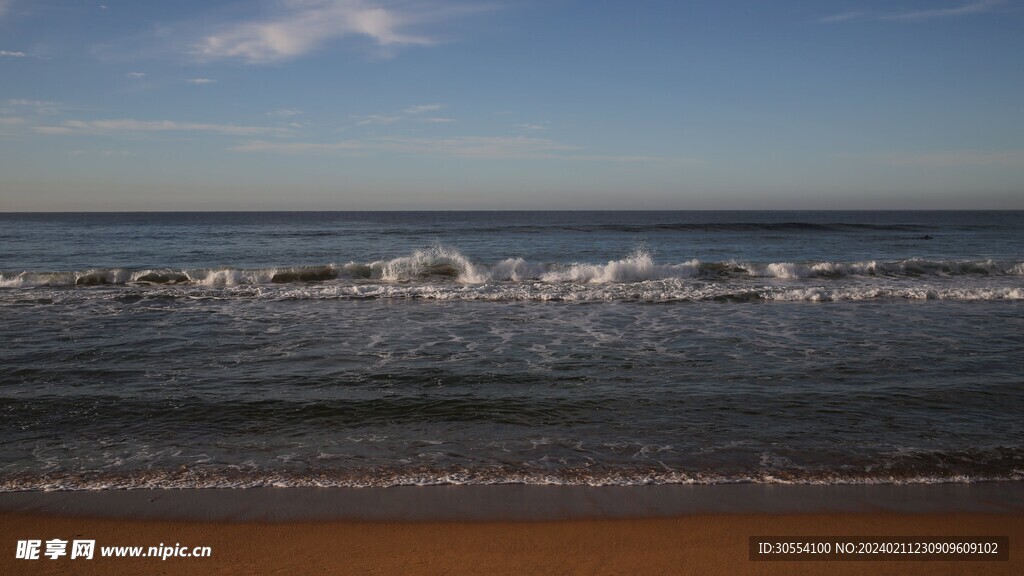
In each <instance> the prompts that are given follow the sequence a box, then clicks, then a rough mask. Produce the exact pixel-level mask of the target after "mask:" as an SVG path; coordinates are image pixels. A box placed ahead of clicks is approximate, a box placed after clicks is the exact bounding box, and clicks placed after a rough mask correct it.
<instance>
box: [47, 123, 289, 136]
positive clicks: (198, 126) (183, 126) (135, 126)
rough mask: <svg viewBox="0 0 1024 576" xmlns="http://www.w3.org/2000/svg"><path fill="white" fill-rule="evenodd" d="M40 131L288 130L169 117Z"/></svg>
mask: <svg viewBox="0 0 1024 576" xmlns="http://www.w3.org/2000/svg"><path fill="white" fill-rule="evenodd" d="M34 130H35V131H36V132H37V133H39V134H131V133H145V132H206V133H214V134H223V135H228V136H255V135H259V134H268V133H287V132H288V131H287V130H284V129H282V128H271V127H266V126H238V125H235V124H206V123H201V122H175V121H172V120H130V119H119V120H67V121H65V122H63V123H61V124H59V125H56V126H36V127H35V128H34Z"/></svg>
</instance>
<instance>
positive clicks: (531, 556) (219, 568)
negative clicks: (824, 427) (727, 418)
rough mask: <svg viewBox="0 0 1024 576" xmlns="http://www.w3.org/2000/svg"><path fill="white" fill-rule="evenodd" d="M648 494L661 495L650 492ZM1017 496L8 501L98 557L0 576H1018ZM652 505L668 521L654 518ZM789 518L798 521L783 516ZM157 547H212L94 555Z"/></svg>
mask: <svg viewBox="0 0 1024 576" xmlns="http://www.w3.org/2000/svg"><path fill="white" fill-rule="evenodd" d="M646 488H654V490H649V491H647V492H649V493H648V494H645V493H644V492H645V489H646ZM460 493H464V497H463V496H462V495H460ZM1020 493H1021V487H1020V486H1019V485H1018V484H1017V483H996V484H993V485H985V484H982V485H962V486H950V485H939V486H900V487H894V486H864V487H849V486H848V487H835V486H828V487H807V486H789V487H780V486H774V487H765V486H732V487H729V486H701V487H684V486H675V487H671V486H663V487H635V488H631V489H621V488H602V487H596V488H591V489H586V488H557V487H555V488H553V489H552V490H547V489H546V488H545V487H529V486H491V487H452V486H448V487H422V488H416V487H407V488H387V489H362V490H360V489H351V490H345V489H325V490H304V489H280V490H276V491H275V490H273V489H266V490H262V491H261V490H254V491H244V490H226V491H224V490H221V491H217V490H198V491H196V490H192V491H189V490H176V491H175V490H171V491H159V490H158V491H147V490H139V491H119V492H96V493H89V492H81V493H18V494H3V495H0V533H2V535H3V542H4V545H5V547H9V546H13V541H14V540H17V539H25V538H37V537H38V538H42V539H44V540H45V539H50V538H63V539H67V540H72V539H75V538H82V539H95V540H96V543H97V544H96V546H97V550H96V557H94V558H93V559H92V560H85V559H82V558H76V559H74V560H71V559H69V558H67V557H63V558H58V559H56V560H50V559H48V558H44V557H41V558H40V559H38V560H23V559H15V558H14V554H12V553H11V552H12V551H11V550H7V551H5V552H4V554H3V561H2V563H0V571H2V572H3V573H4V574H64V573H69V572H71V569H73V573H75V574H114V575H117V574H141V573H145V574H157V573H159V574H168V575H173V574H257V573H258V574H298V573H305V574H822V573H829V574H1017V573H1019V572H1020V570H1021V566H1022V564H1021V554H1022V553H1024V551H1022V549H1021V542H1022V541H1024V540H1022V537H1024V512H1022V508H1024V506H1022V505H1021V504H1020V502H1021V501H1022V500H1021V499H1020ZM951 498H952V499H951ZM331 502H333V503H334V506H333V507H332V506H331V505H329V503H331ZM658 502H660V503H661V504H663V506H662V507H661V508H660V509H659V508H658V507H657V506H652V505H653V504H656V503H658ZM453 503H454V504H453ZM557 503H560V505H559V504H557ZM784 508H788V509H790V510H791V512H789V513H779V512H778V510H780V509H784ZM766 536H786V537H810V536H817V537H821V536H835V537H837V538H840V537H857V536H861V537H863V536H876V537H878V536H881V537H891V538H894V539H896V538H899V537H906V536H914V537H918V538H920V537H927V536H940V537H947V538H949V537H961V538H966V537H970V536H986V537H1008V543H1009V559H1008V560H957V561H944V560H928V561H914V560H884V561H871V560H867V561H865V560H853V561H845V560H844V561H836V560H802V561H787V560H782V561H779V560H772V561H763V560H751V556H750V539H751V537H766ZM157 545H166V546H175V545H180V548H183V549H192V548H194V547H209V549H210V555H209V557H202V558H196V557H173V556H172V557H169V558H167V559H166V560H161V559H160V558H125V557H106V558H101V557H99V556H100V551H99V549H100V547H104V546H115V547H121V546H142V547H148V546H157Z"/></svg>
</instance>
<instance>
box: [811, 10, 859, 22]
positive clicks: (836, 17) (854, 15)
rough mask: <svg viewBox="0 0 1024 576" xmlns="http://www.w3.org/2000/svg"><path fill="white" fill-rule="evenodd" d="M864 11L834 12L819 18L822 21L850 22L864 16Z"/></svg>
mask: <svg viewBox="0 0 1024 576" xmlns="http://www.w3.org/2000/svg"><path fill="white" fill-rule="evenodd" d="M864 17H865V14H864V13H863V12H840V13H839V14H833V15H831V16H825V17H824V18H821V19H819V21H820V22H848V21H850V20H859V19H861V18H864Z"/></svg>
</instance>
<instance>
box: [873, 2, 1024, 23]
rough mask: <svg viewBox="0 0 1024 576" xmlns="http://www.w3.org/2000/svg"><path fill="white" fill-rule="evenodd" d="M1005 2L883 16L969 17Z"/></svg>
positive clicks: (924, 17)
mask: <svg viewBox="0 0 1024 576" xmlns="http://www.w3.org/2000/svg"><path fill="white" fill-rule="evenodd" d="M1005 3H1006V2H1005V0H980V1H979V2H971V3H969V4H964V5H963V6H957V7H955V8H936V9H933V10H919V11H915V12H903V13H900V14H891V15H889V16H883V17H882V18H883V19H885V20H926V19H929V18H946V17H949V16H968V15H972V14H984V13H985V12H991V11H992V10H994V9H996V8H998V7H1000V6H1002V5H1003V4H1005Z"/></svg>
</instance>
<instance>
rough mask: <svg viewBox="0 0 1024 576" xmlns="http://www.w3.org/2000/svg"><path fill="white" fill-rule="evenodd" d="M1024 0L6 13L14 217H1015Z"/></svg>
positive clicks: (338, 3)
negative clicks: (345, 213)
mask: <svg viewBox="0 0 1024 576" xmlns="http://www.w3.org/2000/svg"><path fill="white" fill-rule="evenodd" d="M1022 62H1024V2H1022V1H1020V0H931V1H924V0H888V1H884V2H868V1H852V0H850V1H831V0H816V1H812V0H807V1H795V0H788V1H787V0H779V1H774V2H763V1H732V0H723V1H721V2H681V1H666V2H662V1H656V0H651V1H638V2H601V1H594V0H591V1H588V2H583V1H574V0H543V1H541V0H537V1H533V0H517V1H507V2H503V1H487V2H474V1H461V0H460V1H455V0H436V1H431V0H427V1H419V0H397V1H376V0H249V1H245V2H236V1H213V0H206V1H191V0H176V1H174V2H157V1H155V0H154V1H147V0H131V1H128V0H100V1H98V2H92V1H82V0H77V1H70V0H66V1H57V0H52V1H51V0H0V210H4V211H15V210H222V209H229V210H230V209H237V210H263V209H267V210H282V209H298V210H321V209H333V210H358V209H548V208H550V209H631V208H637V209H799V208H807V209H888V208H895V209H900V208H907V209H918V208H919V209H963V208H996V209H999V208H1013V209H1022V208H1024V65H1022Z"/></svg>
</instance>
